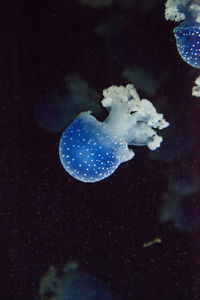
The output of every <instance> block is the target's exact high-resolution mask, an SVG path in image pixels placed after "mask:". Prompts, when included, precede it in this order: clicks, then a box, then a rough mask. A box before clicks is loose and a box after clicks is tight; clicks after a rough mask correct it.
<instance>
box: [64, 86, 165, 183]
mask: <svg viewBox="0 0 200 300" xmlns="http://www.w3.org/2000/svg"><path fill="white" fill-rule="evenodd" d="M103 95H104V98H103V100H102V105H103V106H104V107H106V108H107V110H108V111H109V115H108V117H107V118H106V119H105V121H104V122H100V121H98V120H97V119H96V118H95V117H94V116H93V115H92V114H91V111H87V112H83V113H81V114H80V115H79V116H78V117H77V118H76V119H75V120H74V121H73V122H72V123H71V125H70V126H69V127H67V128H66V129H65V131H64V132H63V134H62V136H61V139H60V145H59V155H60V160H61V163H62V165H63V167H64V168H65V170H66V171H67V172H68V173H69V174H70V175H71V176H73V177H74V178H76V179H78V180H80V181H82V182H97V181H100V180H102V179H104V178H106V177H108V176H110V175H111V174H112V173H113V172H114V171H115V170H116V169H117V168H118V166H119V165H120V164H121V163H123V162H125V161H128V160H130V159H132V158H133V157H134V155H135V154H134V152H133V150H131V149H129V148H128V146H129V145H130V146H132V145H134V146H147V147H148V148H149V149H150V150H155V149H157V148H158V147H160V144H161V142H162V137H160V136H158V135H157V133H156V131H155V130H154V129H156V128H158V129H160V130H161V129H163V128H165V127H167V126H168V125H169V123H168V122H166V121H165V119H164V118H163V115H162V114H159V113H157V112H156V109H155V108H154V106H153V104H152V103H151V102H150V101H148V100H146V99H142V100H140V98H139V95H138V94H137V91H136V89H135V88H134V86H133V85H131V84H128V85H127V86H126V87H123V86H120V87H117V86H111V87H109V88H108V89H105V90H104V91H103Z"/></svg>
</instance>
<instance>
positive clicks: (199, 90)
mask: <svg viewBox="0 0 200 300" xmlns="http://www.w3.org/2000/svg"><path fill="white" fill-rule="evenodd" d="M192 96H194V97H200V75H199V76H198V77H197V78H196V80H195V86H193V88H192Z"/></svg>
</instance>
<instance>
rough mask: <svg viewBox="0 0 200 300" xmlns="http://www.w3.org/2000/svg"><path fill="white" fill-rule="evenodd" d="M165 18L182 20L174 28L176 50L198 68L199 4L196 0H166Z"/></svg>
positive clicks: (199, 60) (199, 50) (186, 60)
mask: <svg viewBox="0 0 200 300" xmlns="http://www.w3.org/2000/svg"><path fill="white" fill-rule="evenodd" d="M165 7H166V9H165V18H166V20H172V21H175V22H182V21H183V22H182V23H180V25H179V26H177V27H176V28H175V29H174V36H175V39H176V45H177V49H178V52H179V54H180V56H181V57H182V59H183V60H184V61H185V62H186V63H188V64H189V65H191V66H192V67H195V68H200V4H199V3H198V1H197V0H168V1H167V2H166V3H165Z"/></svg>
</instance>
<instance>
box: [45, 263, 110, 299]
mask: <svg viewBox="0 0 200 300" xmlns="http://www.w3.org/2000/svg"><path fill="white" fill-rule="evenodd" d="M39 295H40V298H39V299H40V300H44V299H46V300H47V299H49V300H53V299H54V300H112V299H113V297H112V295H111V292H110V290H109V288H108V286H107V284H105V283H103V282H102V281H101V280H100V279H98V278H97V277H96V276H94V275H93V274H90V273H88V272H85V271H82V270H79V266H78V263H77V262H68V263H67V264H66V265H65V266H64V268H63V269H62V270H59V272H58V270H56V268H55V267H50V268H49V270H48V273H47V274H46V275H45V276H44V277H43V278H42V279H41V281H40V289H39Z"/></svg>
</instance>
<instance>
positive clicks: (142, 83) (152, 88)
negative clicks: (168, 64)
mask: <svg viewBox="0 0 200 300" xmlns="http://www.w3.org/2000/svg"><path fill="white" fill-rule="evenodd" d="M168 76H169V72H168V71H167V70H166V68H164V69H163V68H159V69H158V68H156V67H155V66H154V68H151V67H148V66H146V65H138V66H137V65H134V67H128V68H126V69H125V70H124V71H123V73H122V77H123V78H126V79H127V80H128V81H129V82H134V85H135V87H136V89H137V90H141V91H142V92H144V93H145V94H146V95H149V96H151V97H153V96H155V95H156V93H157V91H158V90H159V88H160V87H161V86H162V85H163V83H164V82H165V81H166V80H167V78H168Z"/></svg>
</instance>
